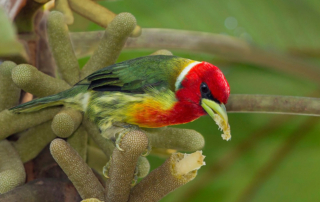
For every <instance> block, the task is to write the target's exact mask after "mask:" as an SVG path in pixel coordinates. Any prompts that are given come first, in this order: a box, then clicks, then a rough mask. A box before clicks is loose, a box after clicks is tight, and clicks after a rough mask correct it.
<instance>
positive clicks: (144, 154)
mask: <svg viewBox="0 0 320 202" xmlns="http://www.w3.org/2000/svg"><path fill="white" fill-rule="evenodd" d="M151 150H152V146H151V143H150V141H148V147H147V149H146V152H144V153H143V154H141V156H148V155H149V154H150V152H151Z"/></svg>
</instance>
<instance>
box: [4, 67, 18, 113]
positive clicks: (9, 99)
mask: <svg viewBox="0 0 320 202" xmlns="http://www.w3.org/2000/svg"><path fill="white" fill-rule="evenodd" d="M15 66H17V65H16V64H15V63H14V62H11V61H5V62H3V63H1V65H0V96H1V97H0V111H2V110H4V109H8V108H11V107H13V106H16V105H17V104H18V103H19V98H20V91H21V90H20V88H18V87H17V86H16V85H15V84H14V83H13V81H12V77H11V72H12V69H13V68H14V67H15Z"/></svg>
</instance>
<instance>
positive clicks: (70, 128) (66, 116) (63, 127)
mask: <svg viewBox="0 0 320 202" xmlns="http://www.w3.org/2000/svg"><path fill="white" fill-rule="evenodd" d="M81 121H82V113H80V112H79V111H77V110H74V109H70V108H68V109H64V110H62V111H60V112H59V113H58V114H57V115H55V116H54V118H53V120H52V125H51V128H52V131H53V132H54V133H55V134H56V135H57V136H58V137H61V138H67V137H69V136H70V135H72V134H73V133H74V131H76V130H77V129H78V127H79V126H80V124H81Z"/></svg>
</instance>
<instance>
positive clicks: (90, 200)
mask: <svg viewBox="0 0 320 202" xmlns="http://www.w3.org/2000/svg"><path fill="white" fill-rule="evenodd" d="M81 202H103V201H100V200H99V199H97V198H87V199H84V200H82V201H81Z"/></svg>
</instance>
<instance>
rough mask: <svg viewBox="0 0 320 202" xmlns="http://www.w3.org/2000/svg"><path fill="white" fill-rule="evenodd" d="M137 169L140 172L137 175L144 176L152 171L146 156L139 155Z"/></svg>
mask: <svg viewBox="0 0 320 202" xmlns="http://www.w3.org/2000/svg"><path fill="white" fill-rule="evenodd" d="M137 170H138V174H137V177H139V178H144V177H145V176H147V175H148V173H149V171H150V163H149V161H148V159H147V158H146V157H143V156H139V158H138V162H137Z"/></svg>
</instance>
